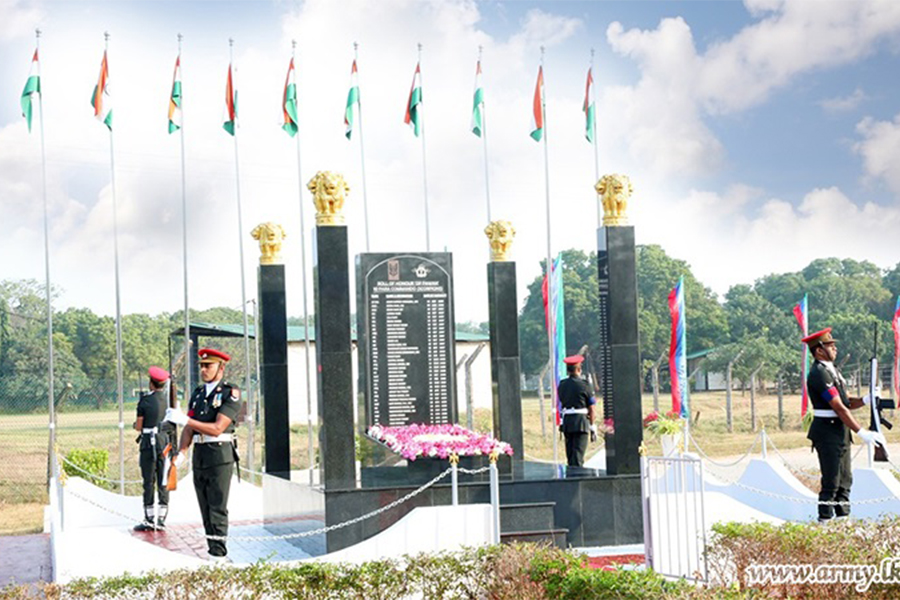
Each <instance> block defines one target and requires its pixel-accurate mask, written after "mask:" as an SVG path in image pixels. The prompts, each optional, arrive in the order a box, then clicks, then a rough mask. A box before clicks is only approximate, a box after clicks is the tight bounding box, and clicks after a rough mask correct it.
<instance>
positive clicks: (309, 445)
mask: <svg viewBox="0 0 900 600" xmlns="http://www.w3.org/2000/svg"><path fill="white" fill-rule="evenodd" d="M355 46H356V44H354V48H355ZM296 51H297V42H296V40H291V61H292V62H293V60H294V58H295V54H296ZM295 78H296V71H295ZM294 90H295V93H296V90H297V86H296V79H295V85H294ZM298 112H299V111H298ZM360 127H362V125H361V124H360ZM296 138H297V181H298V183H299V185H298V186H297V188H298V190H299V197H300V269H301V272H302V273H303V350H304V353H305V355H306V356H305V359H306V371H304V379H305V380H306V449H307V456H308V460H309V484H310V485H313V483H314V482H313V472H314V471H315V454H314V451H313V420H312V381H311V380H310V376H309V365H310V361H309V308H308V306H309V305H308V304H307V293H306V216H305V214H306V210H305V209H304V208H303V170H302V169H301V163H300V136H299V135H297V136H296ZM361 143H362V138H361V137H360V144H361ZM363 181H365V176H363ZM363 189H365V183H364V184H363ZM363 197H365V192H363ZM368 236H369V221H368V213H366V250H368V244H369V237H368Z"/></svg>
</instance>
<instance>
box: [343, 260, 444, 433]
mask: <svg viewBox="0 0 900 600" xmlns="http://www.w3.org/2000/svg"><path fill="white" fill-rule="evenodd" d="M435 256H446V257H447V258H445V259H444V262H446V263H447V264H446V266H444V265H441V264H439V263H438V262H436V261H435V260H431V259H429V258H428V257H435ZM360 267H361V269H360V271H361V274H362V275H363V278H362V279H363V281H362V282H361V283H362V285H363V286H364V289H362V290H361V292H362V294H363V296H362V299H363V302H364V305H363V310H364V311H365V316H364V317H361V319H360V324H362V325H363V327H364V331H363V332H362V338H361V339H362V342H363V343H362V347H361V350H362V355H361V356H363V358H364V369H365V391H366V407H367V410H368V419H369V421H370V423H378V424H382V425H390V426H399V425H408V424H411V423H427V424H442V423H450V422H453V420H454V419H455V417H456V414H455V410H454V404H453V402H454V396H455V385H454V380H453V376H454V373H453V364H454V352H453V346H452V344H453V343H454V340H453V320H452V315H453V306H452V289H451V285H452V284H451V276H450V272H449V268H448V267H449V256H448V255H441V254H429V255H401V256H391V255H382V254H363V255H360Z"/></svg>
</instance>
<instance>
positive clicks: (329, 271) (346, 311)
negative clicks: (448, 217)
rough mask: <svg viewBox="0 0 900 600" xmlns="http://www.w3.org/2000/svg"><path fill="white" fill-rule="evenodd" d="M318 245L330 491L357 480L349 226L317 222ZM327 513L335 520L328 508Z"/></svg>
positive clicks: (322, 435)
mask: <svg viewBox="0 0 900 600" xmlns="http://www.w3.org/2000/svg"><path fill="white" fill-rule="evenodd" d="M315 243H316V246H315V249H314V250H315V251H314V256H315V274H314V281H315V287H316V362H317V366H318V385H319V390H318V391H319V397H318V403H319V404H318V406H319V465H320V470H321V482H322V483H323V484H324V485H325V489H326V490H328V489H346V488H350V487H353V486H354V485H355V482H356V463H355V459H356V455H355V445H354V428H353V381H352V377H353V375H352V370H351V354H350V351H351V349H350V265H349V262H348V253H347V227H346V226H344V225H331V226H329V225H319V226H317V227H316V237H315ZM268 419H269V416H268V415H266V420H267V421H268ZM325 517H326V523H327V524H329V525H330V524H332V523H331V522H332V521H333V520H334V519H333V515H332V514H331V513H329V511H328V510H327V508H326V514H325ZM335 522H337V521H335Z"/></svg>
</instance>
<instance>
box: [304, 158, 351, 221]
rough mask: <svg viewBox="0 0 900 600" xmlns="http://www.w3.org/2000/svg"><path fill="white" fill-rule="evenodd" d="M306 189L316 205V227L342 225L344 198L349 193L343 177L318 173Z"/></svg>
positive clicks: (327, 172)
mask: <svg viewBox="0 0 900 600" xmlns="http://www.w3.org/2000/svg"><path fill="white" fill-rule="evenodd" d="M306 187H307V188H309V191H310V192H312V195H313V202H315V204H316V225H343V224H344V212H343V211H344V197H345V196H346V195H347V194H348V193H349V192H350V186H349V185H347V182H346V181H344V177H343V175H341V174H340V173H332V172H331V171H319V172H318V173H316V176H315V177H313V178H312V179H310V180H309V184H307V186H306Z"/></svg>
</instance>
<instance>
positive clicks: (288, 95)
mask: <svg viewBox="0 0 900 600" xmlns="http://www.w3.org/2000/svg"><path fill="white" fill-rule="evenodd" d="M281 108H282V110H283V112H284V125H282V126H281V128H282V129H284V130H285V131H287V132H288V135H290V136H291V137H294V136H295V135H297V131H298V130H299V129H300V128H299V127H298V126H297V85H296V84H295V83H294V59H293V58H291V64H289V65H288V70H287V77H285V80H284V94H283V95H282V97H281Z"/></svg>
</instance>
